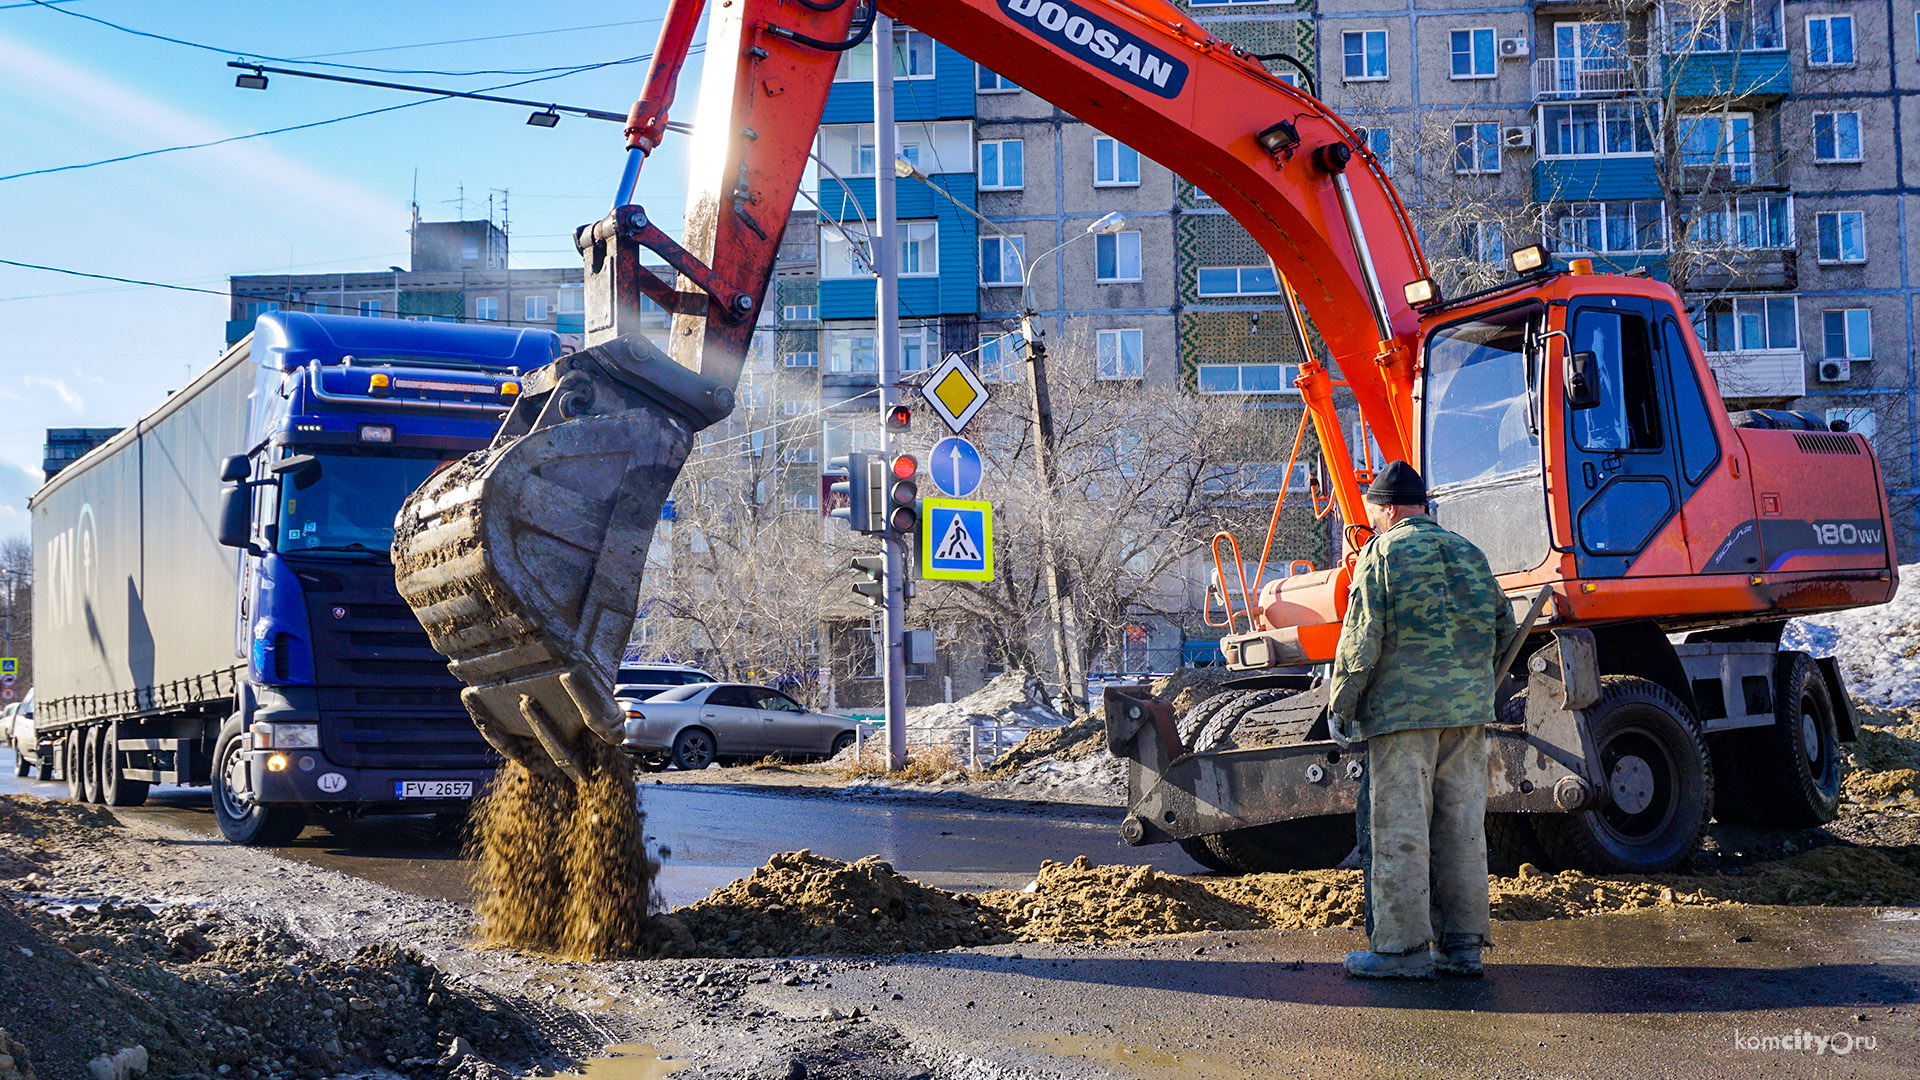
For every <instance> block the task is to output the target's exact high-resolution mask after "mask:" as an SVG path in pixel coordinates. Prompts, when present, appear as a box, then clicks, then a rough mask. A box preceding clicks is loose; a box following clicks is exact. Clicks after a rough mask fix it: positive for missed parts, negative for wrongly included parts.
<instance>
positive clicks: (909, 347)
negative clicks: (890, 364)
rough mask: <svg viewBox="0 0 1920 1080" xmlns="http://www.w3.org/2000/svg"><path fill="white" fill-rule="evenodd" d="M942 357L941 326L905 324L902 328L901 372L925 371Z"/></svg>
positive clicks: (935, 324)
mask: <svg viewBox="0 0 1920 1080" xmlns="http://www.w3.org/2000/svg"><path fill="white" fill-rule="evenodd" d="M939 356H940V324H939V323H921V324H920V325H918V326H915V325H913V324H911V323H904V324H902V325H901V327H900V370H901V371H925V370H926V369H928V368H930V367H932V366H933V361H934V360H936V359H938V358H939Z"/></svg>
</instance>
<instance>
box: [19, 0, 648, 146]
mask: <svg viewBox="0 0 1920 1080" xmlns="http://www.w3.org/2000/svg"><path fill="white" fill-rule="evenodd" d="M34 2H35V3H40V2H42V0H34ZM649 59H652V54H651V53H649V54H647V55H646V56H638V57H630V58H628V59H625V60H608V61H606V62H604V63H600V64H594V65H592V66H591V67H588V68H580V69H576V70H571V71H563V72H561V73H559V74H558V75H543V76H540V77H538V78H533V79H521V80H519V81H518V82H510V83H501V84H500V85H498V86H489V87H486V88H485V89H487V90H508V89H512V88H513V87H516V86H526V85H528V84H530V83H537V82H547V81H550V80H552V79H564V78H566V77H567V76H569V75H578V74H580V73H581V72H582V71H590V70H594V69H597V68H604V67H614V66H616V65H620V64H631V63H636V62H638V61H641V60H649ZM425 92H428V93H433V94H434V95H436V96H434V97H429V98H423V99H421V100H419V101H407V102H402V103H401V104H399V105H387V106H383V107H381V108H378V109H367V110H365V111H363V112H357V113H348V114H347V115H345V116H335V117H333V118H331V119H327V120H314V121H311V122H309V123H305V124H293V125H290V126H288V127H282V128H273V129H271V130H268V131H252V132H248V133H247V134H245V135H229V136H227V137H226V138H224V139H213V140H210V141H208V142H201V143H183V144H181V145H179V146H163V147H161V148H159V149H157V150H142V151H140V152H139V153H135V154H122V155H120V156H119V157H110V158H101V159H100V160H98V161H82V162H77V163H75V164H72V165H55V166H51V167H49V168H45V169H29V170H27V171H26V172H17V173H9V174H7V175H4V176H0V182H3V181H7V180H21V179H24V178H26V177H29V176H46V175H48V174H50V173H62V172H71V171H73V170H75V169H91V168H95V167H97V166H100V165H114V164H117V163H119V162H122V161H135V160H138V159H140V158H146V157H153V156H154V155H156V154H171V153H173V152H175V151H177V150H204V149H206V148H208V147H211V146H224V145H225V144H227V143H235V142H242V141H244V140H247V139H259V138H263V137H265V136H268V135H284V134H286V133H287V132H290V131H306V130H308V129H309V128H318V127H326V126H327V125H329V124H339V123H344V122H346V121H348V120H360V119H363V118H365V117H369V116H378V115H380V114H381V113H390V112H398V111H400V110H401V109H411V108H413V107H415V106H417V105H427V104H430V103H432V102H435V101H446V100H448V98H449V97H452V96H457V95H455V94H453V93H450V92H445V91H425Z"/></svg>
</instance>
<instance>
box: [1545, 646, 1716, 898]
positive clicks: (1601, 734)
mask: <svg viewBox="0 0 1920 1080" xmlns="http://www.w3.org/2000/svg"><path fill="white" fill-rule="evenodd" d="M1587 722H1588V724H1589V725H1590V726H1591V728H1592V731H1593V741H1594V743H1595V744H1596V745H1597V746H1598V747H1599V751H1600V764H1601V770H1602V772H1603V774H1604V776H1605V781H1604V782H1605V783H1606V785H1607V788H1608V799H1607V800H1606V802H1605V803H1604V804H1603V805H1602V806H1600V807H1599V808H1597V809H1593V810H1582V811H1580V812H1578V813H1573V814H1539V815H1534V817H1535V819H1536V820H1535V821H1534V831H1535V832H1537V833H1538V834H1539V836H1540V842H1541V844H1542V845H1544V846H1545V847H1546V849H1547V851H1548V853H1549V854H1550V855H1552V856H1553V860H1554V862H1556V863H1558V864H1559V865H1561V866H1564V867H1568V868H1571V869H1575V870H1583V871H1586V872H1588V873H1602V874H1654V873H1660V872H1662V871H1666V870H1671V869H1673V868H1674V867H1676V866H1678V865H1680V864H1681V863H1683V862H1685V861H1686V860H1687V857H1688V856H1690V855H1692V854H1693V852H1694V850H1695V849H1696V848H1698V847H1699V846H1700V836H1701V834H1702V833H1703V832H1704V831H1705V830H1706V827H1707V817H1708V815H1709V814H1711V813H1712V811H1713V757H1712V755H1711V754H1710V753H1708V751H1707V745H1706V742H1705V740H1704V739H1702V738H1701V735H1700V725H1699V723H1698V722H1697V721H1695V720H1694V718H1693V715H1692V713H1691V711H1690V710H1688V709H1687V707H1686V706H1685V705H1683V704H1681V703H1680V700H1679V699H1678V698H1675V697H1674V696H1673V695H1672V694H1670V693H1668V692H1667V691H1666V690H1665V689H1664V688H1662V687H1661V686H1659V685H1658V684H1656V683H1653V682H1650V681H1648V680H1646V679H1640V678H1635V677H1633V676H1629V675H1608V676H1605V677H1603V678H1602V679H1601V680H1600V700H1599V701H1598V702H1596V703H1595V704H1594V705H1593V706H1592V707H1591V708H1589V709H1588V710H1587Z"/></svg>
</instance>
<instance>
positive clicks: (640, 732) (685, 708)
mask: <svg viewBox="0 0 1920 1080" xmlns="http://www.w3.org/2000/svg"><path fill="white" fill-rule="evenodd" d="M621 704H622V705H624V706H625V707H626V713H627V741H626V746H627V752H628V753H630V754H632V755H633V757H634V760H636V761H637V762H639V763H640V765H641V766H642V767H643V768H648V769H664V768H666V767H667V765H668V764H673V765H676V766H678V767H680V768H682V769H704V768H706V767H707V766H709V765H711V764H713V763H714V762H715V761H718V760H721V759H722V758H734V759H740V758H748V759H751V758H759V757H766V756H768V755H778V756H783V757H832V756H833V755H835V754H837V753H839V752H840V751H842V750H844V749H846V748H847V747H848V746H851V745H852V744H853V741H854V726H855V725H854V722H853V721H852V720H849V719H847V718H846V717H844V716H834V715H831V714H829V713H817V712H808V711H807V710H806V709H805V708H803V707H801V705H800V703H799V702H797V701H795V700H793V699H792V698H790V697H788V696H787V695H785V694H783V693H781V692H780V691H778V690H775V689H773V688H771V687H766V686H750V685H747V684H745V683H697V684H694V685H691V686H676V687H673V688H672V689H670V690H666V691H663V692H661V693H659V694H655V695H654V696H652V697H649V698H647V699H646V700H644V701H639V700H633V699H622V700H621Z"/></svg>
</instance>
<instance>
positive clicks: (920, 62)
mask: <svg viewBox="0 0 1920 1080" xmlns="http://www.w3.org/2000/svg"><path fill="white" fill-rule="evenodd" d="M893 77H894V78H896V79H931V78H933V39H932V38H930V37H928V36H927V35H925V34H923V33H921V32H920V31H918V30H909V29H907V28H905V27H896V28H895V29H894V31H893ZM833 81H834V82H872V81H873V39H872V38H868V39H867V40H866V41H863V42H861V43H860V44H859V45H858V46H856V47H854V48H851V49H848V50H847V51H846V52H843V53H841V54H840V64H839V66H838V67H836V68H834V70H833Z"/></svg>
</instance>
